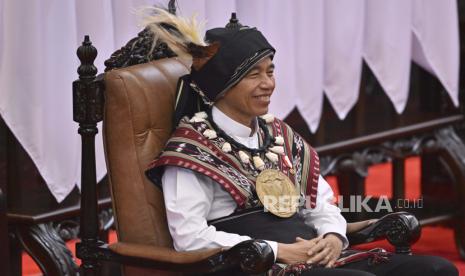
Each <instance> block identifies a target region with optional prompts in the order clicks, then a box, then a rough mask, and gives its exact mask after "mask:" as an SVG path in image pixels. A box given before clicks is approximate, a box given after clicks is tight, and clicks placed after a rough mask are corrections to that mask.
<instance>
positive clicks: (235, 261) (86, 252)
mask: <svg viewBox="0 0 465 276" xmlns="http://www.w3.org/2000/svg"><path fill="white" fill-rule="evenodd" d="M76 254H77V256H78V257H79V258H87V259H95V260H104V261H112V262H118V263H121V264H126V265H132V266H140V267H146V268H154V269H161V270H170V271H178V272H188V273H189V274H197V275H199V274H201V275H203V274H205V273H219V274H218V275H224V274H223V273H221V271H223V272H224V273H227V272H228V271H230V270H234V269H238V268H239V269H241V270H242V271H243V272H245V273H247V274H259V273H263V272H266V271H267V270H268V269H270V267H271V265H272V264H273V263H274V254H273V250H272V249H271V247H270V246H269V245H268V244H267V243H266V242H264V241H261V240H248V241H244V242H241V243H239V244H237V245H236V246H234V247H232V248H231V249H229V250H226V251H222V252H219V253H217V254H215V255H213V256H211V257H209V258H207V259H204V260H202V261H199V262H195V263H186V264H179V263H175V262H163V261H155V260H150V259H144V258H140V257H134V256H123V255H120V254H117V253H114V252H112V251H111V250H110V249H108V247H107V246H106V245H105V244H103V243H100V244H99V245H98V246H94V247H88V246H83V245H82V244H79V245H78V246H77V247H76Z"/></svg>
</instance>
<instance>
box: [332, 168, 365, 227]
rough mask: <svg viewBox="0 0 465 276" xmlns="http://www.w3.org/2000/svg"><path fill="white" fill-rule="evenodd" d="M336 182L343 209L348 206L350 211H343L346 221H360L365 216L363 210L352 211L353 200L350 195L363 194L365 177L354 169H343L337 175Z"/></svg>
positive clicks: (361, 195)
mask: <svg viewBox="0 0 465 276" xmlns="http://www.w3.org/2000/svg"><path fill="white" fill-rule="evenodd" d="M337 183H338V188H339V192H340V194H341V196H342V199H343V200H344V201H343V207H344V209H346V208H348V209H349V210H350V212H348V213H347V212H345V213H344V214H343V215H344V217H345V218H346V220H347V221H349V222H353V221H360V220H363V219H364V218H365V214H364V213H363V210H361V212H354V210H351V209H354V207H355V206H353V205H354V204H353V200H352V199H351V197H354V196H360V197H363V196H364V195H365V178H364V177H362V176H360V175H359V174H358V173H357V172H355V171H343V172H341V173H340V174H338V175H337Z"/></svg>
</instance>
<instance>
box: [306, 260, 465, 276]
mask: <svg viewBox="0 0 465 276" xmlns="http://www.w3.org/2000/svg"><path fill="white" fill-rule="evenodd" d="M374 275H376V276H416V275H420V276H433V275H437V276H457V275H459V273H458V271H457V268H456V267H455V266H454V265H453V264H452V263H451V262H449V261H448V260H446V259H444V258H441V257H436V256H421V255H412V256H410V255H393V256H391V258H390V261H389V262H386V263H380V264H376V265H369V264H368V262H367V260H362V261H358V262H354V263H351V264H347V265H345V266H343V267H338V268H314V269H311V270H309V271H306V272H304V273H303V274H302V276H374Z"/></svg>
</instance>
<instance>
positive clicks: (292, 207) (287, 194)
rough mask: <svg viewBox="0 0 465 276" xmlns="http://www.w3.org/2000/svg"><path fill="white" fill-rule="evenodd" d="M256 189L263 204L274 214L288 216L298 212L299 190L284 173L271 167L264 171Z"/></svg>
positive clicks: (257, 181) (260, 175) (258, 179)
mask: <svg viewBox="0 0 465 276" xmlns="http://www.w3.org/2000/svg"><path fill="white" fill-rule="evenodd" d="M255 189H256V191H257V195H258V198H259V199H260V201H261V202H262V204H263V206H264V207H265V208H266V209H267V210H268V211H270V212H271V213H272V214H274V215H276V216H278V217H282V218H288V217H291V216H292V215H294V214H295V213H296V212H297V209H298V207H299V192H298V191H297V190H296V188H295V186H294V184H292V181H291V180H290V179H289V178H288V177H287V175H285V174H284V173H282V172H280V171H278V170H271V169H268V170H264V171H262V172H261V173H260V174H259V175H258V177H257V180H256V183H255Z"/></svg>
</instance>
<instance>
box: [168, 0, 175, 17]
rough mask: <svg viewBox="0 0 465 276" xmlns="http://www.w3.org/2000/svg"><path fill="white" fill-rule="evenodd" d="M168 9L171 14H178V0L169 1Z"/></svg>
mask: <svg viewBox="0 0 465 276" xmlns="http://www.w3.org/2000/svg"><path fill="white" fill-rule="evenodd" d="M168 11H169V13H171V14H176V0H170V2H169V3H168Z"/></svg>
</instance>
